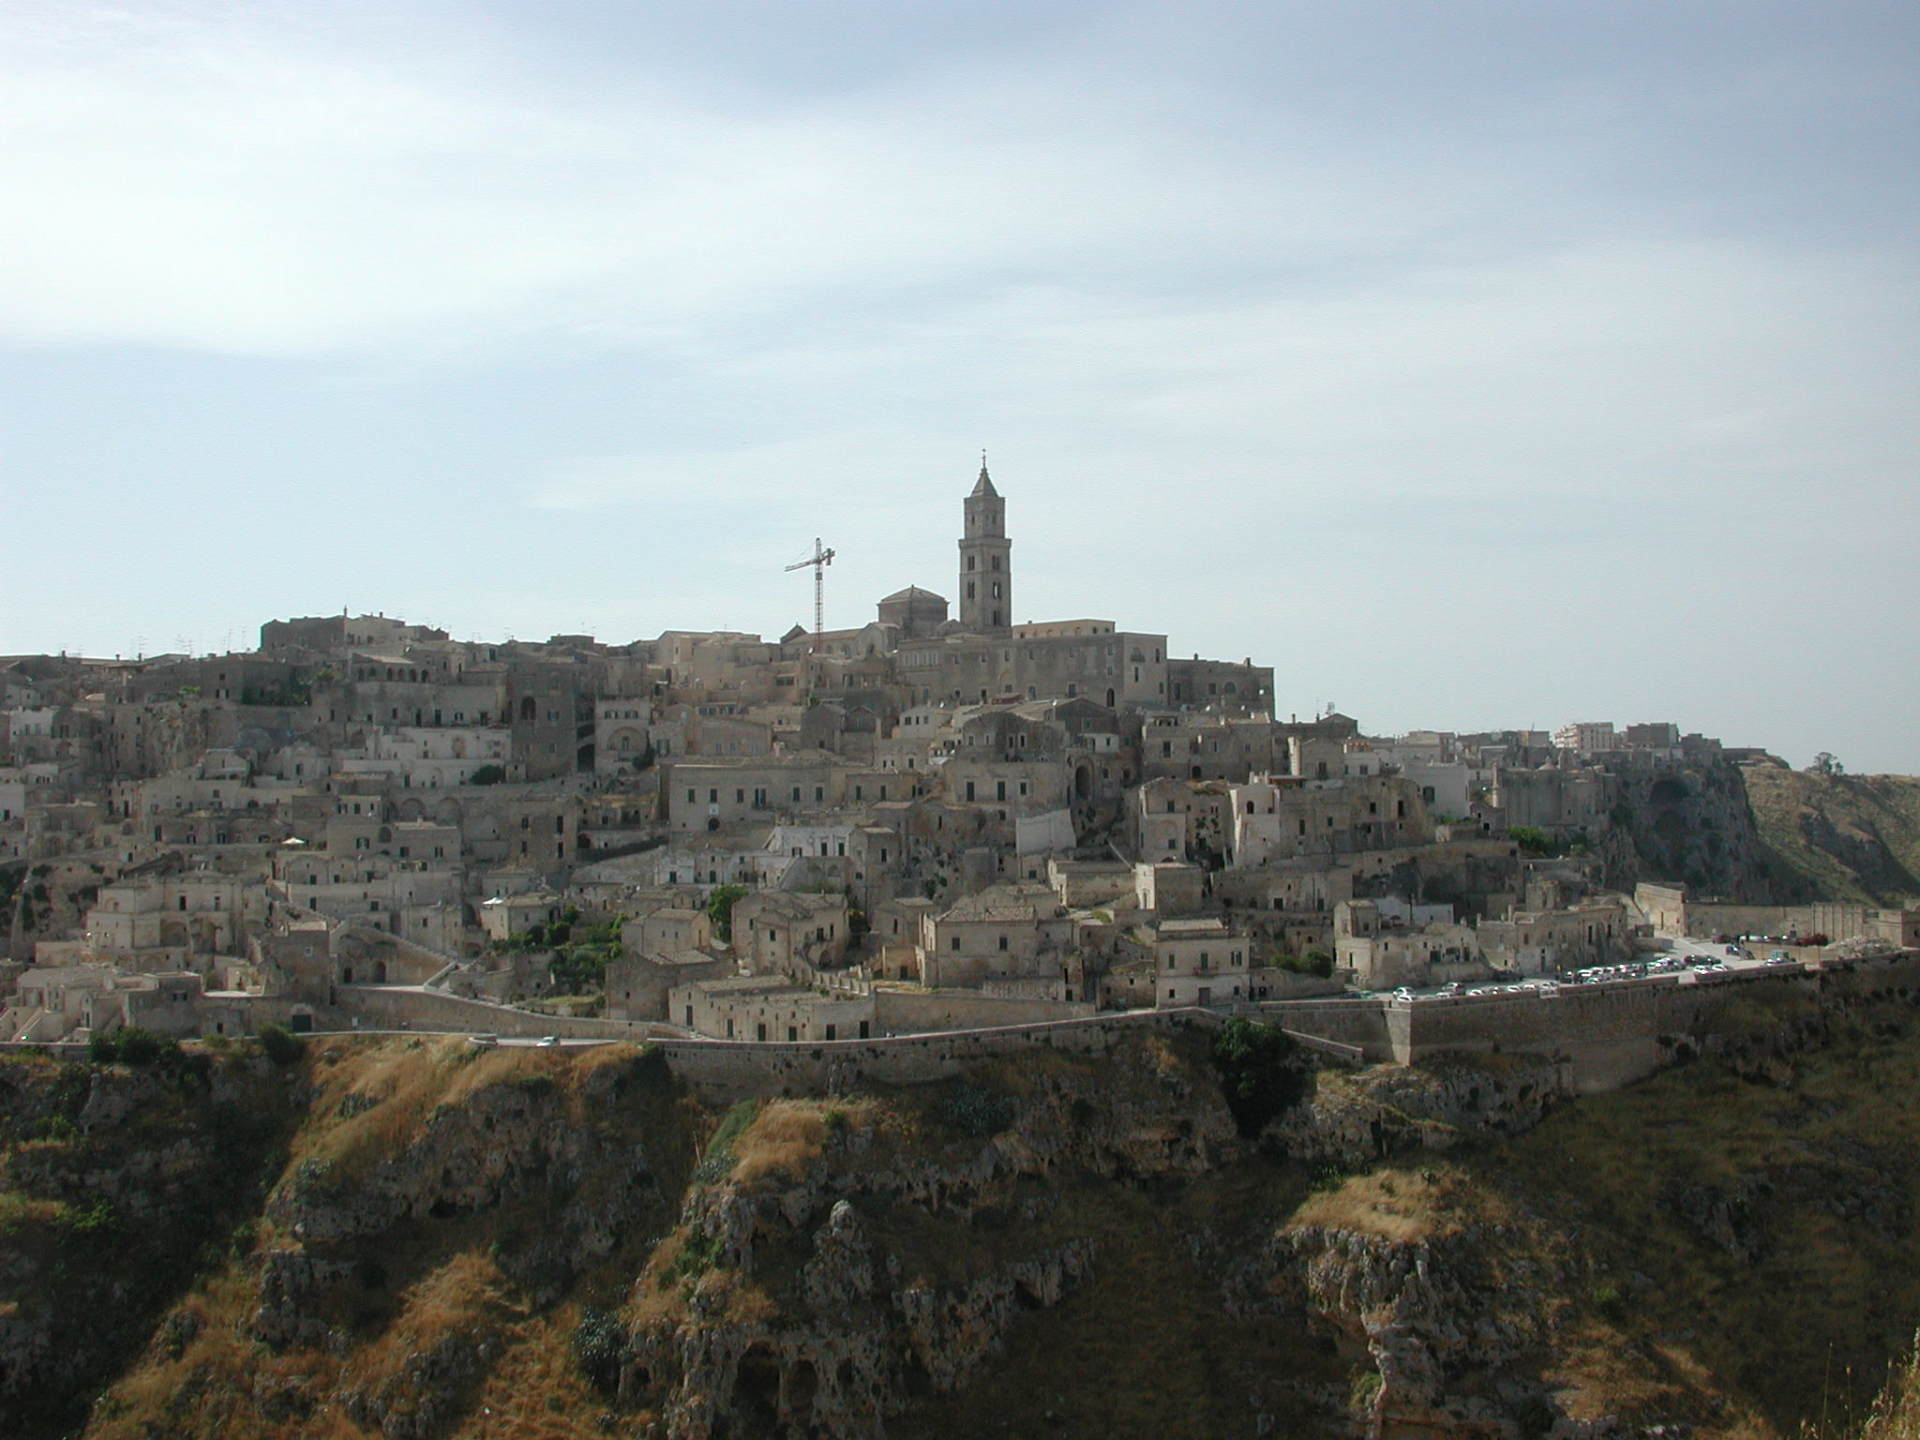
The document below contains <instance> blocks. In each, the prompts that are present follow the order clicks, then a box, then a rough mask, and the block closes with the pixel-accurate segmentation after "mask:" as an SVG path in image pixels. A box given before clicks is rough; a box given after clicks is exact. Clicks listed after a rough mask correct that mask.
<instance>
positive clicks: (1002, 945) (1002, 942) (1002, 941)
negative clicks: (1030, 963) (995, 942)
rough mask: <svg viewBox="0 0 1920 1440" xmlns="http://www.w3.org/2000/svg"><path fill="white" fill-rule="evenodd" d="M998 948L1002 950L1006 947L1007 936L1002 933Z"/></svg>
mask: <svg viewBox="0 0 1920 1440" xmlns="http://www.w3.org/2000/svg"><path fill="white" fill-rule="evenodd" d="M1000 948H1001V949H1002V950H1004V949H1006V948H1007V937H1006V936H1004V935H1002V936H1001V937H1000Z"/></svg>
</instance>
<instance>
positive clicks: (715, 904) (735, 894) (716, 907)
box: [707, 885, 747, 944]
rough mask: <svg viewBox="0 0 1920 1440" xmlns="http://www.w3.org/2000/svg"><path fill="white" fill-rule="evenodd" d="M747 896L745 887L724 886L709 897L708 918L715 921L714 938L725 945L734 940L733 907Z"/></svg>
mask: <svg viewBox="0 0 1920 1440" xmlns="http://www.w3.org/2000/svg"><path fill="white" fill-rule="evenodd" d="M746 895H747V887H746V886H744V885H722V886H720V887H719V888H718V889H717V890H715V891H714V892H713V894H711V895H709V896H708V897H707V918H708V919H709V920H711V921H713V933H714V937H715V938H716V939H718V940H720V941H721V942H722V943H723V944H724V943H728V942H731V941H732V939H733V907H734V906H735V905H736V904H737V903H739V902H740V901H741V900H743V899H745V898H746Z"/></svg>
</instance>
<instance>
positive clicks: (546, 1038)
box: [533, 1035, 560, 1045]
mask: <svg viewBox="0 0 1920 1440" xmlns="http://www.w3.org/2000/svg"><path fill="white" fill-rule="evenodd" d="M533 1043H534V1044H536V1045H558V1044H559V1043H560V1037H559V1036H558V1035H542V1036H541V1037H540V1038H539V1039H538V1040H536V1041H534V1042H533Z"/></svg>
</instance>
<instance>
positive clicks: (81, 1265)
mask: <svg viewBox="0 0 1920 1440" xmlns="http://www.w3.org/2000/svg"><path fill="white" fill-rule="evenodd" d="M295 1088H296V1086H295V1082H294V1080H293V1078H292V1077H290V1076H288V1075H286V1074H284V1073H283V1072H280V1071H277V1070H276V1069H275V1068H274V1067H273V1066H271V1065H268V1064H267V1063H266V1062H265V1061H264V1060H259V1059H251V1060H243V1059H234V1060H230V1061H229V1060H222V1061H220V1062H218V1063H203V1064H178V1063H169V1064H167V1065H164V1066H156V1067H152V1068H146V1069H140V1070H130V1069H127V1068H124V1067H120V1066H93V1065H62V1064H57V1063H55V1062H53V1061H50V1060H44V1059H39V1058H27V1059H13V1060H8V1061H5V1062H0V1434H7V1435H23V1436H24V1435H34V1434H52V1433H61V1432H63V1431H64V1430H65V1429H66V1428H67V1427H70V1426H71V1425H73V1424H75V1423H77V1422H78V1421H79V1420H81V1419H82V1418H83V1417H84V1416H85V1413H86V1402H87V1399H88V1398H89V1397H91V1396H92V1395H93V1394H95V1393H96V1392H97V1391H98V1389H99V1387H100V1384H101V1382H102V1381H103V1380H104V1379H106V1378H108V1377H110V1376H112V1375H113V1374H115V1373H116V1372H118V1371H119V1370H120V1369H121V1368H122V1367H123V1366H125V1365H126V1364H128V1363H129V1362H130V1361H131V1360H132V1359H133V1357H134V1355H135V1354H136V1353H137V1351H138V1350H139V1348H140V1347H141V1346H142V1345H143V1344H145V1343H146V1342H147V1339H148V1337H149V1336H150V1334H151V1333H152V1331H153V1329H154V1327H155V1326H156V1325H157V1324H158V1323H159V1322H160V1319H161V1316H162V1314H163V1312H164V1309H165V1307H166V1306H167V1305H169V1304H170V1303H171V1302H172V1301H173V1300H174V1298H175V1296H176V1294H177V1292H178V1291H179V1289H180V1288H181V1287H183V1286H184V1285H186V1284H187V1283H188V1282H189V1281H190V1280H191V1279H192V1277H193V1276H194V1274H195V1273H196V1271H200V1270H203V1269H205V1268H207V1267H208V1266H209V1264H210V1263H211V1262H212V1261H213V1260H214V1259H215V1257H218V1256H219V1255H220V1254H221V1253H222V1252H223V1250H224V1249H225V1247H226V1245H227V1243H228V1239H229V1236H230V1234H231V1233H232V1232H233V1230H234V1227H235V1226H236V1225H242V1224H244V1223H245V1222H246V1221H247V1220H248V1218H249V1217H250V1216H252V1215H253V1214H255V1213H257V1211H258V1208H259V1205H260V1201H261V1196H262V1193H263V1191H264V1187H265V1184H266V1182H267V1181H268V1180H269V1179H270V1178H271V1175H272V1173H273V1169H274V1167H275V1165H276V1163H277V1157H278V1155H279V1153H280V1147H281V1146H282V1145H283V1144H284V1142H285V1139H286V1136H287V1134H288V1133H289V1132H290V1130H291V1128H292V1123H291V1122H292V1120H293V1117H294V1116H295V1114H296V1113H297V1110H298V1099H297V1096H296V1095H295V1094H293V1093H292V1092H293V1091H294V1089H295Z"/></svg>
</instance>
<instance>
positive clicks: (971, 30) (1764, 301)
mask: <svg viewBox="0 0 1920 1440" xmlns="http://www.w3.org/2000/svg"><path fill="white" fill-rule="evenodd" d="M1916 56H1920V7H1916V6H1915V5H1913V4H1912V3H1911V0H1900V3H1888V4H1884V5H1870V4H1854V3H1832V0H1828V3H1822V4H1819V5H1814V4H1810V3H1806V0H1796V3H1793V4H1790V5H1788V4H1769V3H1765V0H1739V3H1717V4H1704V3H1701V4H1688V3H1673V0H1665V3H1659V4H1632V3H1625V0H1605V3H1592V4H1554V3H1548V0H1515V3H1510V4H1498V3H1474V0H1450V3H1448V4H1444V5H1433V4H1426V3H1418V4H1416V3H1412V0H1403V3H1395V4H1369V3H1364V0H1359V3H1333V0H1325V3H1315V4H1287V3H1266V4H1259V5H1251V4H1249V5H1214V4H1204V3H1201V4H1195V3H1186V4H1181V5H1171V4H1167V3H1164V0H1163V3H1155V4H1147V5H1127V4H1097V3H1082V4H1051V3H1043V0H1020V3H993V0H987V3H981V0H968V3H957V0H942V3H924V4H921V3H908V0H873V3H862V4H851V3H820V0H809V3H804V4H802V3H783V4H771V3H761V4H747V3H725V0H721V3H711V0H708V3H699V4H687V5H664V4H631V3H602V4H584V3H567V0H557V3H556V0H541V3H526V4H487V3H472V0H461V3H458V4H455V3H445V4H433V3H417V0H382V3H380V4H377V5H376V4H367V5H361V4H354V3H340V0H328V3H325V4H320V3H314V4H309V5H274V4H270V3H269V4H262V3H257V0H256V3H233V4H225V3H215V0H200V3H171V0H138V3H128V4H124V5H92V4H85V3H77V0H76V3H57V4H40V3H34V0H12V3H10V4H8V5H7V6H6V7H4V9H3V10H0V447H4V448H3V449H0V501H4V510H3V511H0V513H3V514H4V516H5V526H4V531H0V534H3V535H4V539H5V544H4V548H3V549H0V565H3V566H4V570H0V573H3V574H4V575H5V577H6V579H5V589H4V596H5V598H4V601H0V652H6V651H22V650H39V649H52V650H57V649H61V648H66V649H70V650H73V649H84V650H86V651H88V652H90V653H114V652H125V653H131V652H133V651H134V650H135V649H136V648H140V649H145V650H147V651H155V650H164V649H171V648H176V647H177V646H178V645H179V643H180V642H181V641H182V640H185V641H187V642H189V643H190V644H191V645H192V646H193V648H195V649H199V650H205V649H212V648H223V647H226V646H228V645H232V646H234V647H236V648H237V647H244V646H247V645H250V644H251V643H252V641H253V638H254V636H255V633H256V627H257V626H258V625H259V623H260V622H261V621H262V620H265V619H269V618H273V617H281V616H289V615H304V614H318V613H326V612H329V611H337V610H338V609H339V608H340V607H341V606H342V605H347V606H351V607H352V608H353V609H354V610H356V611H359V610H383V611H385V612H386V613H388V614H401V615H404V616H406V617H407V618H409V619H412V620H417V621H423V622H430V623H433V624H438V625H443V626H446V627H447V628H448V629H450V630H451V631H452V632H453V633H454V634H456V635H459V636H498V635H505V634H509V633H510V634H513V635H516V636H520V637H523V638H526V637H533V638H543V637H545V636H546V635H548V634H551V633H554V632H557V631H574V630H579V629H582V628H585V629H587V630H590V631H592V632H593V633H595V634H597V635H599V636H600V637H601V638H603V639H607V640H611V641H615V642H625V641H628V640H631V639H634V638H636V637H640V636H651V635H654V634H656V633H658V632H659V631H660V630H662V629H665V628H694V627H702V628H704V627H717V626H727V627H731V628H736V629H745V630H755V631H760V632H763V633H766V634H770V635H777V634H779V633H780V632H782V631H784V630H785V629H786V628H787V627H788V626H789V625H791V624H792V623H794V622H795V621H798V620H803V619H805V618H806V617H807V616H808V614H809V610H810V604H811V592H810V586H809V581H808V577H807V575H806V574H805V573H804V572H801V573H795V574H785V573H783V572H782V568H781V567H782V566H783V565H785V564H787V563H788V562H790V561H793V560H795V559H798V558H799V557H800V556H801V555H803V554H804V553H806V552H807V550H808V549H809V547H810V545H811V543H812V539H813V537H814V536H815V535H816V534H817V535H820V536H822V537H823V538H824V539H825V541H826V543H827V544H829V545H832V546H834V547H835V548H836V549H837V550H838V551H839V552H840V559H839V560H838V561H836V563H835V565H834V566H833V568H832V570H831V571H830V573H829V579H828V599H827V603H828V623H829V624H830V625H844V624H854V623H858V622H860V621H863V620H865V619H867V618H869V617H870V616H871V615H872V613H873V609H872V607H873V602H874V601H875V600H877V599H878V598H879V597H880V596H881V595H883V594H885V593H887V592H888V591H890V590H893V589H896V588H898V587H899V586H902V585H905V584H908V583H918V584H921V585H925V586H928V587H930V588H932V589H935V590H938V591H939V592H940V593H942V594H945V595H948V596H949V597H951V596H952V595H953V594H954V580H953V572H954V569H955V549H954V539H955V536H956V534H957V532H958V525H959V515H960V504H959V502H960V497H961V496H962V495H963V494H964V493H965V492H966V490H967V489H968V488H969V487H970V485H971V483H972V480H973V475H974V472H975V470H976V469H977V468H978V452H979V450H980V448H981V447H982V446H985V447H986V448H987V449H988V451H989V453H990V456H991V459H992V464H993V470H994V475H995V478H996V480H997V482H998V483H999V486H1000V488H1001V491H1002V493H1004V494H1005V495H1006V496H1007V500H1008V506H1007V509H1008V524H1009V528H1010V531H1011V533H1012V535H1013V536H1014V552H1013V553H1014V563H1015V575H1016V584H1017V589H1016V602H1015V603H1016V610H1017V612H1018V618H1020V619H1023V620H1024V619H1030V618H1031V619H1043V618H1057V617H1062V616H1069V615H1073V616H1078V615H1092V616H1102V617H1108V618H1112V619H1115V620H1117V621H1119V622H1120V623H1121V624H1122V625H1123V626H1127V627H1131V628H1135V629H1148V630H1164V631H1165V632H1167V634H1168V635H1169V637H1170V640H1171V645H1172V649H1173V651H1174V653H1176V654H1189V653H1192V652H1195V651H1198V652H1200V653H1203V654H1208V655H1217V656H1224V657H1231V658H1239V657H1242V656H1252V657H1255V658H1256V659H1258V660H1259V661H1262V662H1264V663H1270V664H1272V665H1273V666H1274V667H1275V671H1276V689H1277V693H1278V697H1279V699H1278V706H1279V710H1280V713H1281V714H1282V715H1283V716H1284V715H1286V714H1288V713H1290V712H1299V713H1301V714H1303V715H1304V714H1307V713H1309V712H1311V711H1313V710H1314V709H1316V708H1317V707H1319V706H1321V705H1323V704H1325V703H1326V702H1328V701H1333V702H1336V703H1337V704H1338V706H1339V707H1340V708H1341V709H1342V710H1344V711H1346V712H1348V713H1350V714H1353V715H1355V716H1357V717H1358V718H1359V719H1360V720H1361V722H1362V723H1363V725H1365V726H1366V727H1368V728H1369V729H1371V730H1374V731H1379V732H1391V731H1398V730H1403V729H1406V728H1410V727H1414V726H1437V727H1442V728H1450V729H1475V728H1480V727H1486V726H1495V725H1516V724H1517V725H1525V724H1535V725H1540V726H1552V725H1556V724H1560V723H1563V722H1565V721H1568V720H1573V719H1605V718H1611V719H1613V720H1616V721H1619V722H1628V721H1635V720H1644V719H1673V720H1676V721H1678V722H1680V723H1681V724H1682V725H1683V726H1685V727H1686V728H1689V729H1699V730H1704V731H1706V732H1707V733H1709V734H1718V735H1720V736H1721V737H1722V738H1724V739H1726V740H1727V741H1728V742H1730V743H1739V744H1764V745H1767V746H1770V747H1772V748H1774V749H1776V750H1778V751H1781V752H1782V753H1784V754H1786V755H1787V756H1788V757H1789V758H1790V759H1792V760H1794V761H1795V762H1796V763H1804V762H1805V761H1806V760H1807V759H1808V758H1809V757H1810V756H1811V755H1812V753H1813V752H1814V751H1815V750H1818V749H1829V750H1832V751H1834V752H1836V753H1837V754H1838V755H1839V756H1840V758H1841V759H1842V761H1843V762H1845V763H1846V764H1848V765H1849V767H1850V768H1853V769H1856V770H1875V769H1883V770H1903V771H1920V739H1916V730H1915V725H1914V717H1915V714H1916V711H1920V680H1916V675H1917V674H1920V663H1917V662H1920V643H1917V641H1916V634H1917V624H1920V583H1917V582H1916V575H1920V505H1917V504H1916V499H1915V494H1916V490H1915V477H1914V473H1913V472H1914V465H1915V456H1916V454H1917V453H1920V447H1916V443H1915V442H1916V438H1920V437H1917V434H1916V432H1917V431H1920V292H1917V289H1916V277H1917V275H1920V266H1916V250H1917V248H1920V243H1917V240H1916V218H1920V186H1917V185H1916V176H1917V175H1920V87H1916V84H1915V80H1914V76H1915V61H1916Z"/></svg>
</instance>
